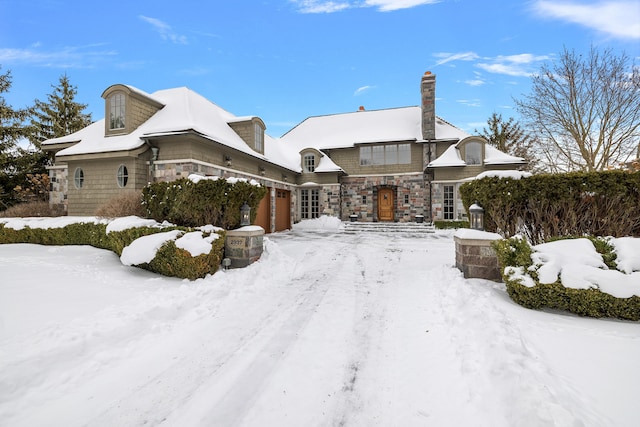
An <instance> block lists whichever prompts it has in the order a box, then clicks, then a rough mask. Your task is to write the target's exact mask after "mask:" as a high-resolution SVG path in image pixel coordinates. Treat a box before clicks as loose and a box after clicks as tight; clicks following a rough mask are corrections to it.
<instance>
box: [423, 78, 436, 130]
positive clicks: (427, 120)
mask: <svg viewBox="0 0 640 427" xmlns="http://www.w3.org/2000/svg"><path fill="white" fill-rule="evenodd" d="M420 95H421V97H422V139H425V140H433V139H436V75H435V74H431V71H427V72H426V73H424V75H423V76H422V81H421V82H420Z"/></svg>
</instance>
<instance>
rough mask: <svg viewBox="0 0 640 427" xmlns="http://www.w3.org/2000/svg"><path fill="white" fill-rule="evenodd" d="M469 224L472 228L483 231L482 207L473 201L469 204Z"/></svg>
mask: <svg viewBox="0 0 640 427" xmlns="http://www.w3.org/2000/svg"><path fill="white" fill-rule="evenodd" d="M469 217H470V218H469V219H470V225H471V228H472V229H473V230H480V231H484V209H482V206H480V205H479V204H478V202H475V203H474V204H472V205H471V206H469Z"/></svg>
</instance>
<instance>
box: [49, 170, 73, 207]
mask: <svg viewBox="0 0 640 427" xmlns="http://www.w3.org/2000/svg"><path fill="white" fill-rule="evenodd" d="M48 173H49V179H50V189H49V190H50V191H49V206H60V207H62V208H63V209H64V211H65V212H67V203H68V202H67V194H68V190H69V168H68V167H67V166H66V165H65V166H51V167H49V168H48Z"/></svg>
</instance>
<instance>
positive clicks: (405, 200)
mask: <svg viewBox="0 0 640 427" xmlns="http://www.w3.org/2000/svg"><path fill="white" fill-rule="evenodd" d="M404 204H405V205H408V204H409V195H408V194H405V195H404Z"/></svg>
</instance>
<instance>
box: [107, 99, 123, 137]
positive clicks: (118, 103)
mask: <svg viewBox="0 0 640 427" xmlns="http://www.w3.org/2000/svg"><path fill="white" fill-rule="evenodd" d="M124 118H125V97H124V94H122V93H115V94H113V95H111V98H109V129H124V126H125V120H124Z"/></svg>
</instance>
